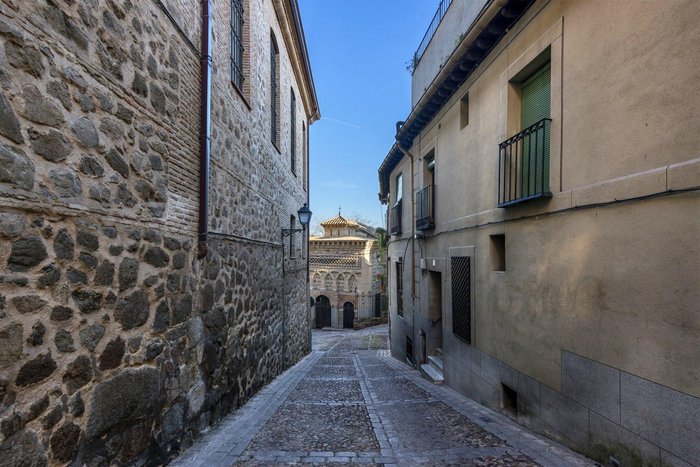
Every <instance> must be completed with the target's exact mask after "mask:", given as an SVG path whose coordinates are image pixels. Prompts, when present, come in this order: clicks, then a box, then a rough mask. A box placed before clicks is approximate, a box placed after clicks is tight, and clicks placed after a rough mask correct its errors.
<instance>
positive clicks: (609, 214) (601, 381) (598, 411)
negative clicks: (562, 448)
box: [379, 0, 700, 465]
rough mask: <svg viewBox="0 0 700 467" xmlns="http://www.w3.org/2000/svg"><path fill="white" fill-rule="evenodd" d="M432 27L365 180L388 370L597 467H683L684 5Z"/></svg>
mask: <svg viewBox="0 0 700 467" xmlns="http://www.w3.org/2000/svg"><path fill="white" fill-rule="evenodd" d="M443 3H446V4H447V5H449V3H450V2H449V1H447V0H445V1H444V2H443ZM436 18H437V19H436V21H438V22H439V26H438V27H437V29H436V31H435V33H434V35H432V36H429V37H427V38H426V41H425V43H424V44H422V45H421V47H420V48H419V51H418V52H417V55H416V58H415V60H414V70H413V106H412V111H411V114H410V115H409V116H408V117H407V118H406V121H405V122H401V123H400V124H399V126H398V131H397V135H396V139H397V142H396V144H395V145H394V146H393V147H392V149H391V150H390V151H389V153H388V154H387V156H386V157H385V159H384V161H383V163H382V164H381V167H380V169H379V184H380V197H381V198H382V199H383V200H384V202H386V203H387V208H388V210H389V214H390V215H389V217H390V219H391V221H390V224H389V230H390V232H391V233H392V237H391V240H390V243H389V257H390V260H389V261H390V267H389V288H390V295H389V301H390V313H391V351H392V354H393V355H394V356H395V357H397V358H400V359H402V360H404V359H408V360H410V361H411V362H413V363H415V364H416V365H423V364H426V367H425V369H424V371H425V372H426V374H428V373H430V374H433V375H434V378H436V379H439V378H440V377H441V376H442V377H444V380H445V382H446V383H447V384H448V385H450V386H451V387H454V388H455V389H457V390H459V391H461V392H462V393H464V394H466V395H468V396H470V397H472V398H474V399H475V400H477V401H479V402H481V403H483V404H485V405H487V406H490V407H493V408H496V409H498V410H501V411H503V412H505V413H507V414H509V415H511V416H512V417H514V418H516V419H517V420H518V421H520V422H521V423H523V424H526V425H528V426H530V427H531V428H533V429H534V430H536V431H539V432H541V433H545V434H547V435H548V436H551V437H553V438H555V439H558V440H560V441H561V442H563V443H565V444H567V445H569V446H572V447H574V448H575V449H577V450H579V451H580V452H583V453H586V454H587V455H589V456H591V457H593V458H595V459H597V460H599V461H601V462H605V463H608V462H611V461H610V458H614V459H618V460H621V461H622V462H623V465H641V463H642V462H648V463H649V464H650V465H700V447H699V445H698V444H697V440H698V439H700V417H698V416H697V414H699V413H700V364H699V363H698V362H700V345H699V343H700V305H699V304H700V159H698V157H699V152H698V150H699V148H700V133H698V128H700V112H698V109H700V55H698V53H697V47H696V44H698V43H699V42H700V26H698V25H699V24H700V3H698V2H695V1H673V2H666V1H646V2H626V3H625V4H624V7H623V6H622V4H621V3H620V2H608V1H580V0H579V1H565V0H551V1H539V0H538V1H516V0H510V1H480V2H456V1H455V2H452V3H451V5H449V6H448V7H447V9H446V12H445V14H444V17H442V18H440V15H438V16H437V17H436ZM440 19H441V21H440ZM440 370H442V375H440Z"/></svg>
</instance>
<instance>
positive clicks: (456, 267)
mask: <svg viewBox="0 0 700 467" xmlns="http://www.w3.org/2000/svg"><path fill="white" fill-rule="evenodd" d="M470 259H471V258H470V257H469V256H453V257H452V258H451V263H452V332H453V333H454V335H455V336H457V337H459V338H460V339H462V340H464V341H465V342H466V343H467V344H471V343H472V323H471V322H472V306H471V276H470V271H469V264H470Z"/></svg>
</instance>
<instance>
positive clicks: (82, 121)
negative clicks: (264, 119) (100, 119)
mask: <svg viewBox="0 0 700 467" xmlns="http://www.w3.org/2000/svg"><path fill="white" fill-rule="evenodd" d="M70 129H71V131H73V134H74V135H75V137H76V138H77V139H78V141H80V143H81V144H82V145H83V146H84V147H86V148H94V147H95V146H97V145H98V144H99V143H100V136H99V135H98V134H97V128H95V124H94V123H92V121H91V120H90V119H89V118H87V117H81V118H78V119H77V120H75V121H73V123H71V125H70Z"/></svg>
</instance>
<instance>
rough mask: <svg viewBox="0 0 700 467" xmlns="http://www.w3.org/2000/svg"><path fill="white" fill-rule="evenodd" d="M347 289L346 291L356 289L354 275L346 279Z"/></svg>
mask: <svg viewBox="0 0 700 467" xmlns="http://www.w3.org/2000/svg"><path fill="white" fill-rule="evenodd" d="M347 290H348V292H354V291H356V290H357V278H356V277H355V276H354V275H352V276H350V278H349V279H348V289H347Z"/></svg>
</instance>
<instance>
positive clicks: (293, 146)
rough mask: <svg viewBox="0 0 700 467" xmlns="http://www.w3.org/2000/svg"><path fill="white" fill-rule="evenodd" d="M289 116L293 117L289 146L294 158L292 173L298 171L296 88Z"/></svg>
mask: <svg viewBox="0 0 700 467" xmlns="http://www.w3.org/2000/svg"><path fill="white" fill-rule="evenodd" d="M289 118H290V119H291V128H292V130H291V133H292V135H291V141H290V143H291V144H290V147H289V153H290V155H291V158H292V173H293V174H296V173H297V151H296V149H297V99H296V97H295V96H294V90H292V101H291V103H290V109H289Z"/></svg>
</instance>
